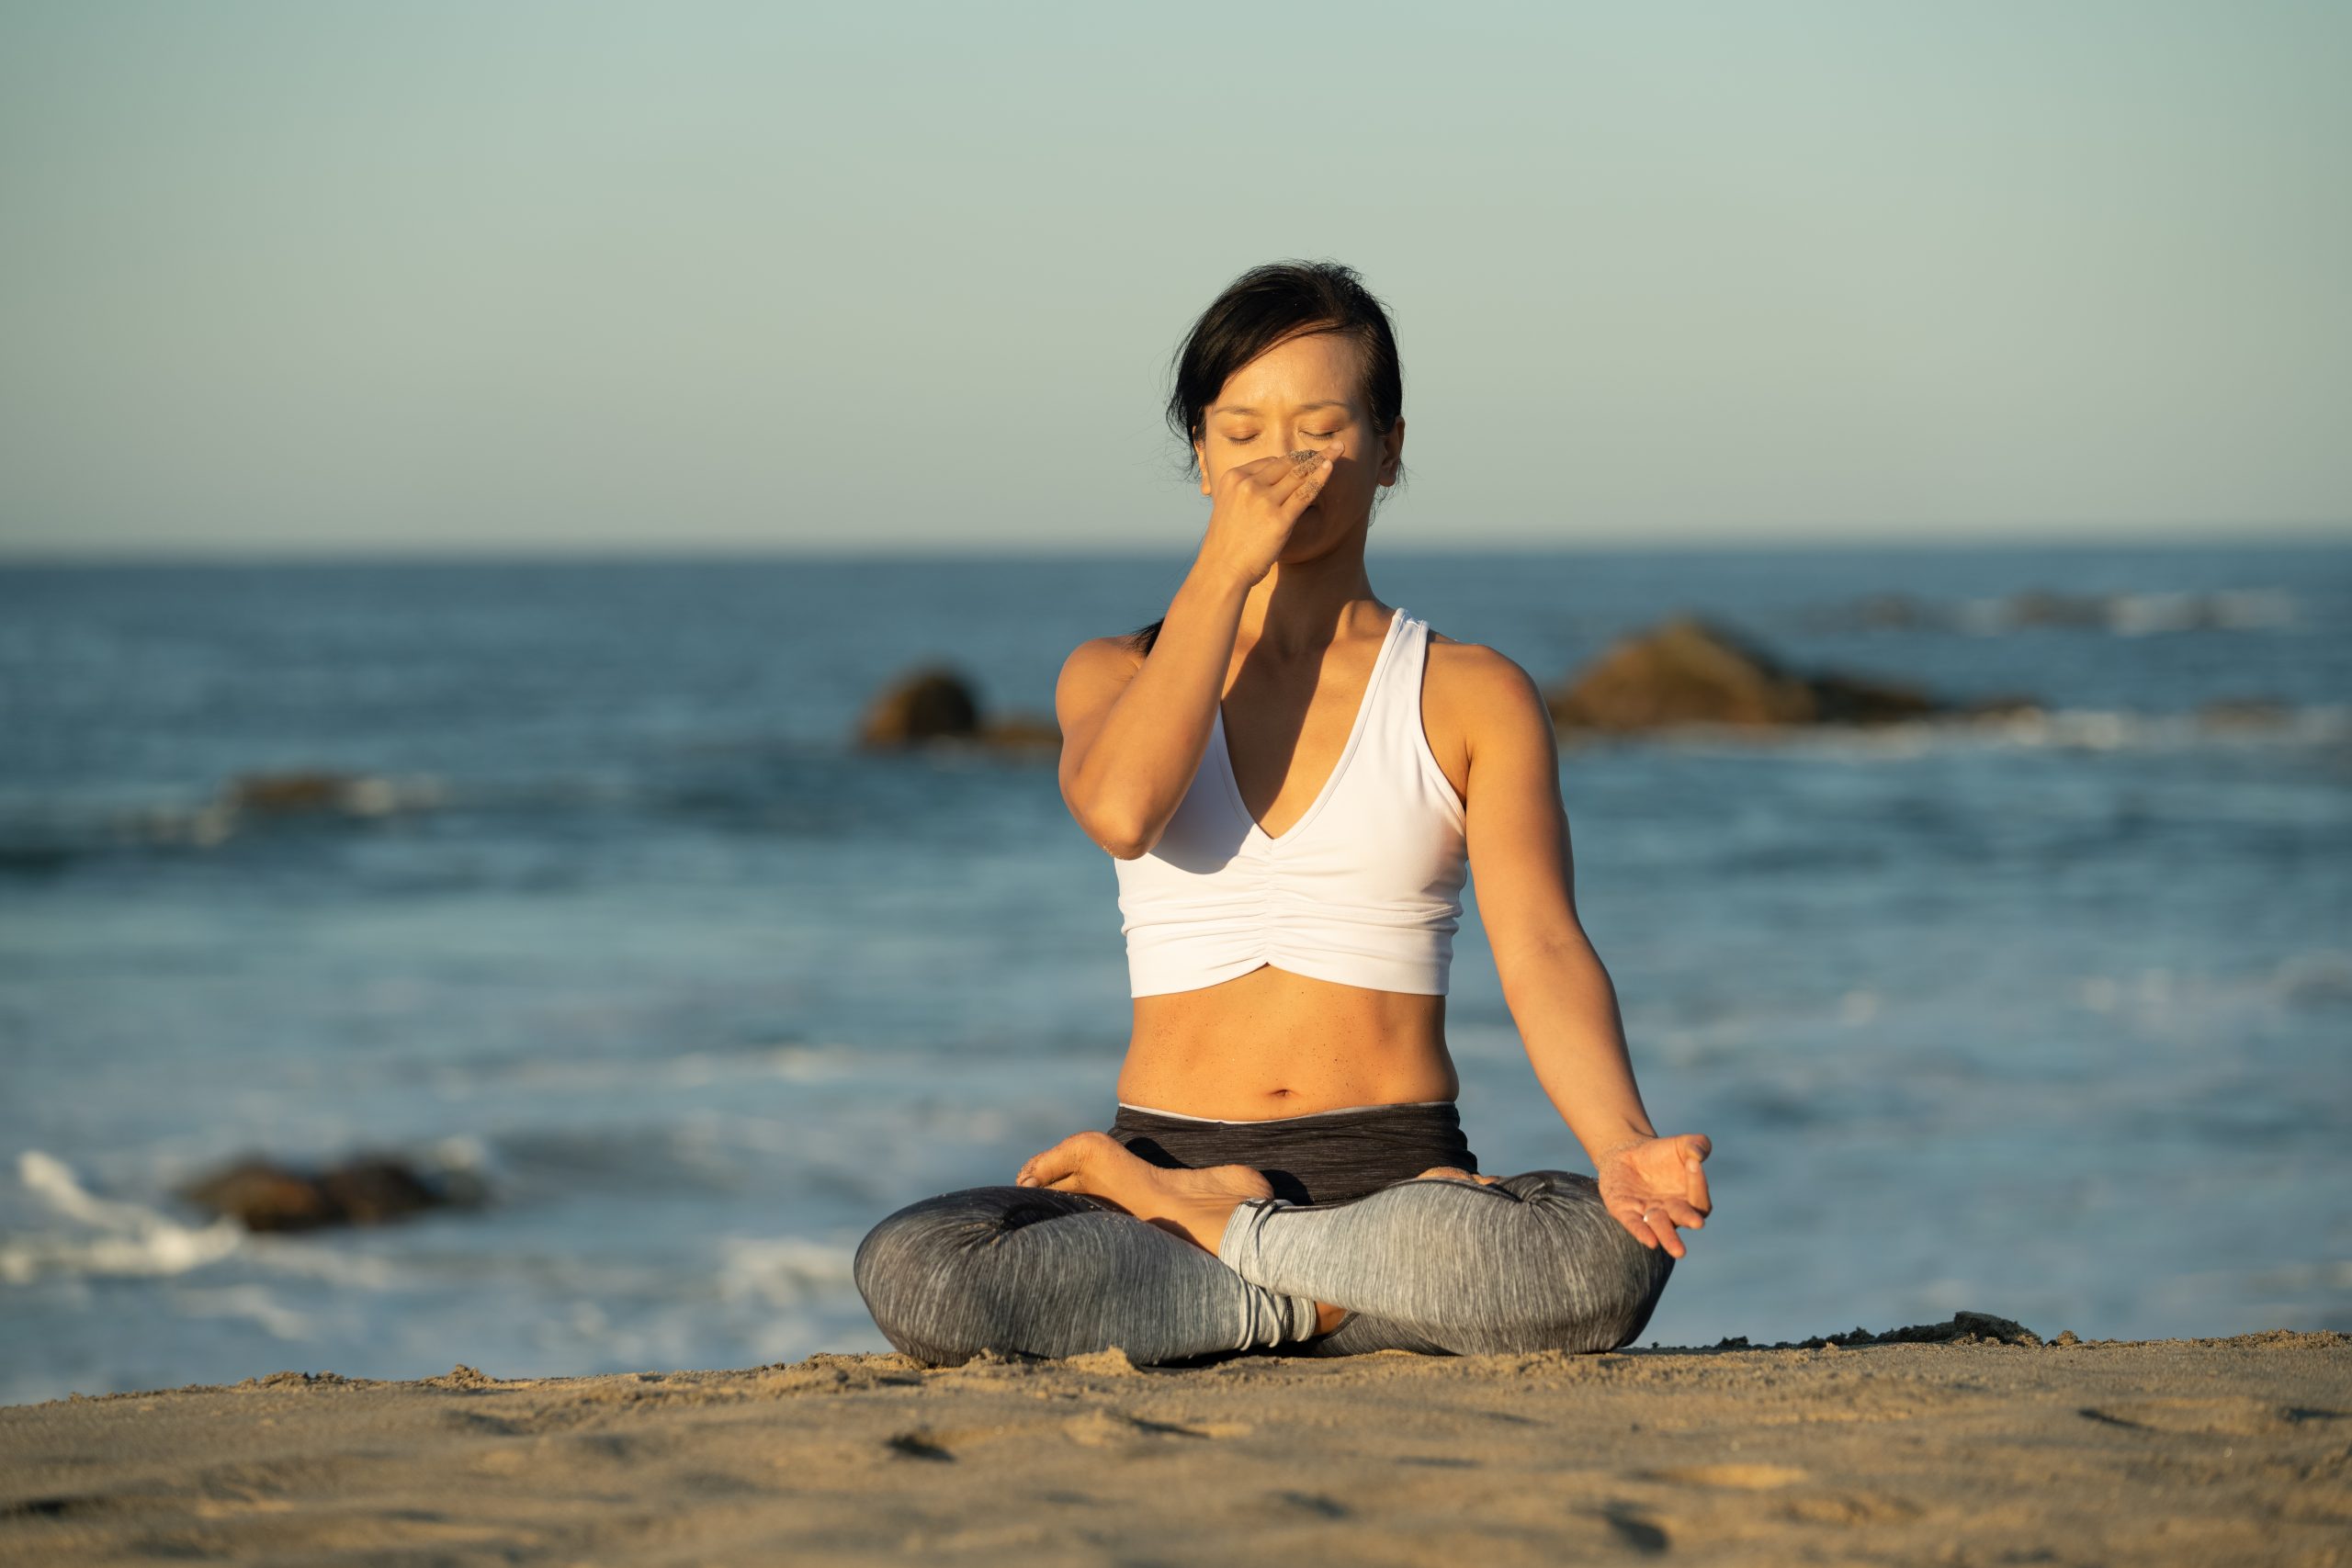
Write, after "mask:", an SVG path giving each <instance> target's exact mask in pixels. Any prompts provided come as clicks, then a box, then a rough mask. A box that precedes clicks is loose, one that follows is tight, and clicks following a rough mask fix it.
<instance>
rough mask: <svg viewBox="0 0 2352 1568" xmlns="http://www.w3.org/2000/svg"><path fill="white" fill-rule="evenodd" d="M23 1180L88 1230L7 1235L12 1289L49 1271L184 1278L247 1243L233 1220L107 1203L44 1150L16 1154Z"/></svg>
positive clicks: (5, 1270)
mask: <svg viewBox="0 0 2352 1568" xmlns="http://www.w3.org/2000/svg"><path fill="white" fill-rule="evenodd" d="M17 1178H18V1179H19V1180H21V1181H22V1182H23V1183H24V1185H25V1188H26V1190H28V1191H30V1192H31V1193H33V1194H34V1195H35V1196H36V1197H38V1198H40V1200H41V1201H43V1202H44V1203H46V1204H47V1205H48V1206H49V1208H50V1209H51V1212H53V1213H56V1214H57V1215H58V1216H59V1217H60V1218H62V1219H65V1220H70V1221H72V1222H74V1224H77V1225H79V1226H81V1227H83V1228H82V1229H81V1230H80V1231H79V1232H76V1233H71V1234H57V1235H49V1234H33V1235H11V1236H0V1280H6V1282H7V1283H9V1284H12V1285H22V1284H27V1283H29V1282H30V1281H32V1280H35V1279H38V1278H40V1276H41V1275H43V1274H47V1273H63V1274H80V1275H134V1276H138V1275H144V1276H153V1275H160V1274H185V1273H187V1272H189V1271H190V1270H192V1269H205V1268H209V1267H210V1266H211V1265H213V1264H215V1263H218V1262H220V1260H221V1259H222V1258H227V1257H229V1256H231V1255H232V1254H233V1253H236V1252H239V1251H241V1250H243V1247H244V1246H245V1243H246V1241H247V1239H248V1238H247V1236H246V1235H245V1230H244V1227H243V1226H242V1225H240V1224H237V1222H236V1221H234V1220H232V1219H227V1218H222V1219H219V1220H215V1221H213V1222H212V1223H211V1224H207V1225H185V1224H180V1223H179V1222H178V1221H176V1220H175V1219H173V1218H172V1217H171V1216H170V1215H168V1214H165V1213H162V1212H160V1211H158V1210H155V1209H151V1208H148V1207H147V1206H145V1205H144V1204H140V1203H129V1202H124V1201H120V1200H119V1199H112V1198H101V1197H99V1196H97V1195H96V1193H94V1192H92V1191H90V1190H89V1189H87V1188H86V1187H85V1186H83V1185H82V1182H81V1180H80V1179H79V1178H77V1177H76V1176H75V1175H74V1170H73V1168H72V1167H70V1166H68V1165H67V1164H66V1163H65V1162H64V1161H63V1160H62V1159H59V1158H57V1157H56V1156H54V1155H51V1154H47V1153H44V1152H43V1151H41V1150H40V1149H26V1150H24V1151H23V1152H22V1153H20V1154H19V1155H17Z"/></svg>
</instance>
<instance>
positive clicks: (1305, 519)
mask: <svg viewBox="0 0 2352 1568" xmlns="http://www.w3.org/2000/svg"><path fill="white" fill-rule="evenodd" d="M1362 355H1363V350H1362V349H1361V348H1359V347H1358V346H1357V344H1356V343H1355V341H1354V340H1353V339H1352V338H1348V337H1342V336H1341V335H1340V334H1339V333H1328V332H1323V333H1303V334H1301V335H1300V336H1297V337H1294V338H1290V339H1287V340H1285V341H1283V342H1282V343H1278V344H1275V345H1274V346H1273V347H1272V348H1270V349H1268V350H1266V352H1265V353H1263V354H1261V355H1259V356H1258V357H1257V358H1255V359H1253V360H1251V361H1250V363H1249V364H1247V365H1245V366H1243V367H1241V368H1240V369H1238V370H1237V371H1235V372H1234V373H1233V374H1232V376H1231V377H1230V378H1227V381H1226V383H1225V387H1224V389H1223V390H1221V391H1219V392H1218V393H1217V395H1216V399H1215V400H1213V401H1212V402H1211V403H1210V404H1209V407H1208V412H1206V413H1205V414H1204V416H1203V417H1202V422H1201V423H1202V432H1203V434H1202V438H1201V439H1200V440H1198V441H1196V442H1194V443H1193V452H1194V453H1195V455H1197V456H1198V457H1199V458H1200V464H1201V493H1202V494H1203V495H1208V494H1210V493H1212V491H1214V490H1215V488H1216V481H1217V477H1218V476H1219V475H1220V474H1223V473H1224V472H1225V471H1226V470H1227V469H1228V468H1239V467H1240V466H1241V465H1242V464H1244V463H1254V462H1256V461H1257V460H1258V459H1259V458H1261V457H1278V456H1280V455H1282V454H1283V453H1286V452H1296V451H1300V450H1302V449H1305V448H1309V447H1311V448H1314V449H1317V450H1322V449H1324V448H1329V449H1330V450H1331V451H1332V452H1334V453H1335V454H1336V455H1337V460H1336V461H1335V462H1334V463H1333V464H1332V466H1331V477H1330V479H1328V480H1326V481H1325V482H1324V485H1323V491H1322V493H1321V494H1320V495H1317V497H1316V498H1315V500H1314V501H1313V502H1311V503H1310V504H1309V505H1308V506H1307V508H1306V511H1305V512H1304V513H1300V514H1299V519H1298V524H1297V526H1296V527H1295V528H1294V529H1293V530H1292V531H1291V540H1290V546H1289V547H1288V548H1286V549H1284V550H1283V553H1282V557H1281V558H1282V559H1283V560H1306V559H1309V558H1313V557H1316V556H1319V555H1321V554H1323V553H1324V552H1325V551H1327V550H1329V549H1330V548H1331V547H1333V546H1334V545H1336V544H1338V543H1339V542H1340V541H1341V540H1342V539H1345V538H1346V537H1347V536H1349V535H1350V534H1351V533H1353V532H1355V531H1357V530H1360V529H1362V528H1363V527H1364V526H1365V525H1367V524H1368V523H1369V522H1370V521H1371V518H1372V498H1373V492H1374V491H1375V490H1377V489H1378V488H1379V487H1381V486H1383V485H1393V484H1395V483H1396V482H1397V454H1398V452H1399V451H1400V450H1401V449H1402V447H1403V446H1404V444H1405V422H1404V421H1403V420H1402V419H1399V420H1397V423H1396V424H1395V425H1394V426H1393V427H1391V428H1390V430H1389V431H1388V433H1387V434H1386V435H1385V436H1383V435H1381V434H1378V433H1377V432H1375V431H1374V429H1373V428H1372V413H1371V411H1370V410H1369V409H1367V408H1365V407H1364V405H1363V364H1362V362H1361V360H1362Z"/></svg>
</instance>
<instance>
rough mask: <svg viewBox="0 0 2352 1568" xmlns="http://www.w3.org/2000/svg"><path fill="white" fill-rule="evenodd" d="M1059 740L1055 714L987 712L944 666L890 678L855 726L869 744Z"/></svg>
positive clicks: (1037, 744) (1042, 742) (1023, 744)
mask: <svg viewBox="0 0 2352 1568" xmlns="http://www.w3.org/2000/svg"><path fill="white" fill-rule="evenodd" d="M1061 739H1062V737H1061V728H1060V727H1059V726H1058V725H1057V724H1056V723H1055V722H1054V720H1053V719H1052V718H1051V717H1041V716H1035V715H1032V714H1025V713H1010V714H1005V715H1003V716H996V717H990V716H986V715H984V714H983V713H982V711H981V706H980V700H979V696H978V694H977V693H976V692H974V690H973V689H972V686H971V683H970V682H967V681H966V680H965V679H964V677H963V676H962V675H961V674H960V673H958V672H957V671H955V670H952V669H949V668H948V667H946V666H944V665H929V666H926V667H924V668H922V669H919V670H914V671H909V672H908V673H907V674H905V675H902V676H900V677H899V679H898V680H896V681H894V682H891V683H890V684H889V685H888V686H887V687H885V688H884V689H883V691H882V692H881V694H879V695H877V696H876V698H875V699H874V700H873V702H872V703H870V704H868V705H867V706H866V710H865V716H863V717H862V718H861V719H860V720H859V721H858V727H857V742H858V744H859V745H861V746H865V747H899V746H912V745H923V744H928V743H930V742H933V741H943V740H944V741H966V742H972V743H976V744H979V745H984V746H1007V747H1041V746H1059V745H1060V744H1061Z"/></svg>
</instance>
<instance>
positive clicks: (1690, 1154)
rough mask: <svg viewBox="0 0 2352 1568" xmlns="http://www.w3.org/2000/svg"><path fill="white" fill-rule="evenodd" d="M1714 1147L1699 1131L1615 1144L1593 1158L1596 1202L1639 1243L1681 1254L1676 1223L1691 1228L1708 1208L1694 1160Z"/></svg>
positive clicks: (1703, 1179) (1704, 1183) (1704, 1180)
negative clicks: (1596, 1169) (1596, 1176)
mask: <svg viewBox="0 0 2352 1568" xmlns="http://www.w3.org/2000/svg"><path fill="white" fill-rule="evenodd" d="M1714 1147H1715V1145H1714V1144H1713V1142H1712V1141H1711V1140H1710V1139H1709V1138H1708V1137H1707V1135H1706V1134H1704V1133H1677V1134H1674V1135H1673V1136H1672V1137H1667V1138H1634V1139H1633V1140H1631V1141H1629V1142H1626V1143H1623V1144H1620V1145H1617V1146H1616V1147H1615V1148H1612V1149H1610V1150H1609V1151H1607V1152H1606V1153H1604V1154H1603V1155H1602V1156H1600V1159H1599V1161H1598V1162H1596V1163H1597V1164H1598V1165H1599V1166H1600V1172H1599V1179H1600V1201H1601V1204H1602V1206H1603V1207H1604V1208H1606V1209H1607V1210H1608V1211H1609V1212H1610V1213H1611V1214H1614V1215H1615V1216H1616V1217H1617V1220H1618V1222H1619V1223H1620V1224H1623V1226H1624V1227H1625V1228H1626V1229H1627V1230H1629V1231H1632V1232H1633V1233H1634V1239H1636V1240H1638V1241H1639V1242H1640V1243H1641V1244H1642V1245H1643V1246H1644V1247H1665V1248H1666V1250H1667V1251H1668V1252H1669V1253H1671V1254H1673V1255H1674V1256H1675V1257H1677V1258H1679V1257H1681V1256H1682V1255H1683V1254H1684V1252H1685V1251H1686V1250H1688V1249H1687V1248H1685V1247H1683V1245H1682V1237H1681V1235H1680V1233H1679V1231H1678V1230H1677V1228H1676V1227H1678V1226H1680V1225H1688V1226H1690V1227H1691V1229H1692V1230H1697V1229H1698V1228H1699V1227H1700V1226H1702V1225H1703V1224H1706V1223H1707V1215H1708V1213H1710V1212H1711V1208H1712V1205H1711V1204H1710V1203H1709V1201H1708V1198H1707V1178H1706V1176H1705V1174H1704V1173H1703V1172H1702V1171H1701V1170H1700V1168H1699V1164H1700V1162H1701V1161H1702V1160H1703V1159H1705V1158H1706V1157H1707V1156H1709V1155H1710V1154H1713V1152H1714Z"/></svg>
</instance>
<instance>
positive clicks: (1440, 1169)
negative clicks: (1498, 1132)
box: [1413, 1165, 1502, 1187]
mask: <svg viewBox="0 0 2352 1568" xmlns="http://www.w3.org/2000/svg"><path fill="white" fill-rule="evenodd" d="M1413 1179H1414V1180H1416V1181H1475V1182H1476V1183H1477V1184H1478V1185H1479V1186H1481V1187H1492V1186H1493V1185H1494V1184H1495V1183H1496V1182H1498V1181H1500V1180H1501V1179H1502V1178H1501V1177H1499V1176H1473V1175H1471V1174H1470V1173H1469V1172H1468V1171H1466V1170H1461V1169H1457V1168H1455V1167H1453V1166H1450V1165H1433V1166H1431V1167H1430V1168H1428V1169H1427V1170H1425V1171H1423V1172H1421V1174H1420V1175H1419V1176H1417V1177H1415V1178H1413Z"/></svg>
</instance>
